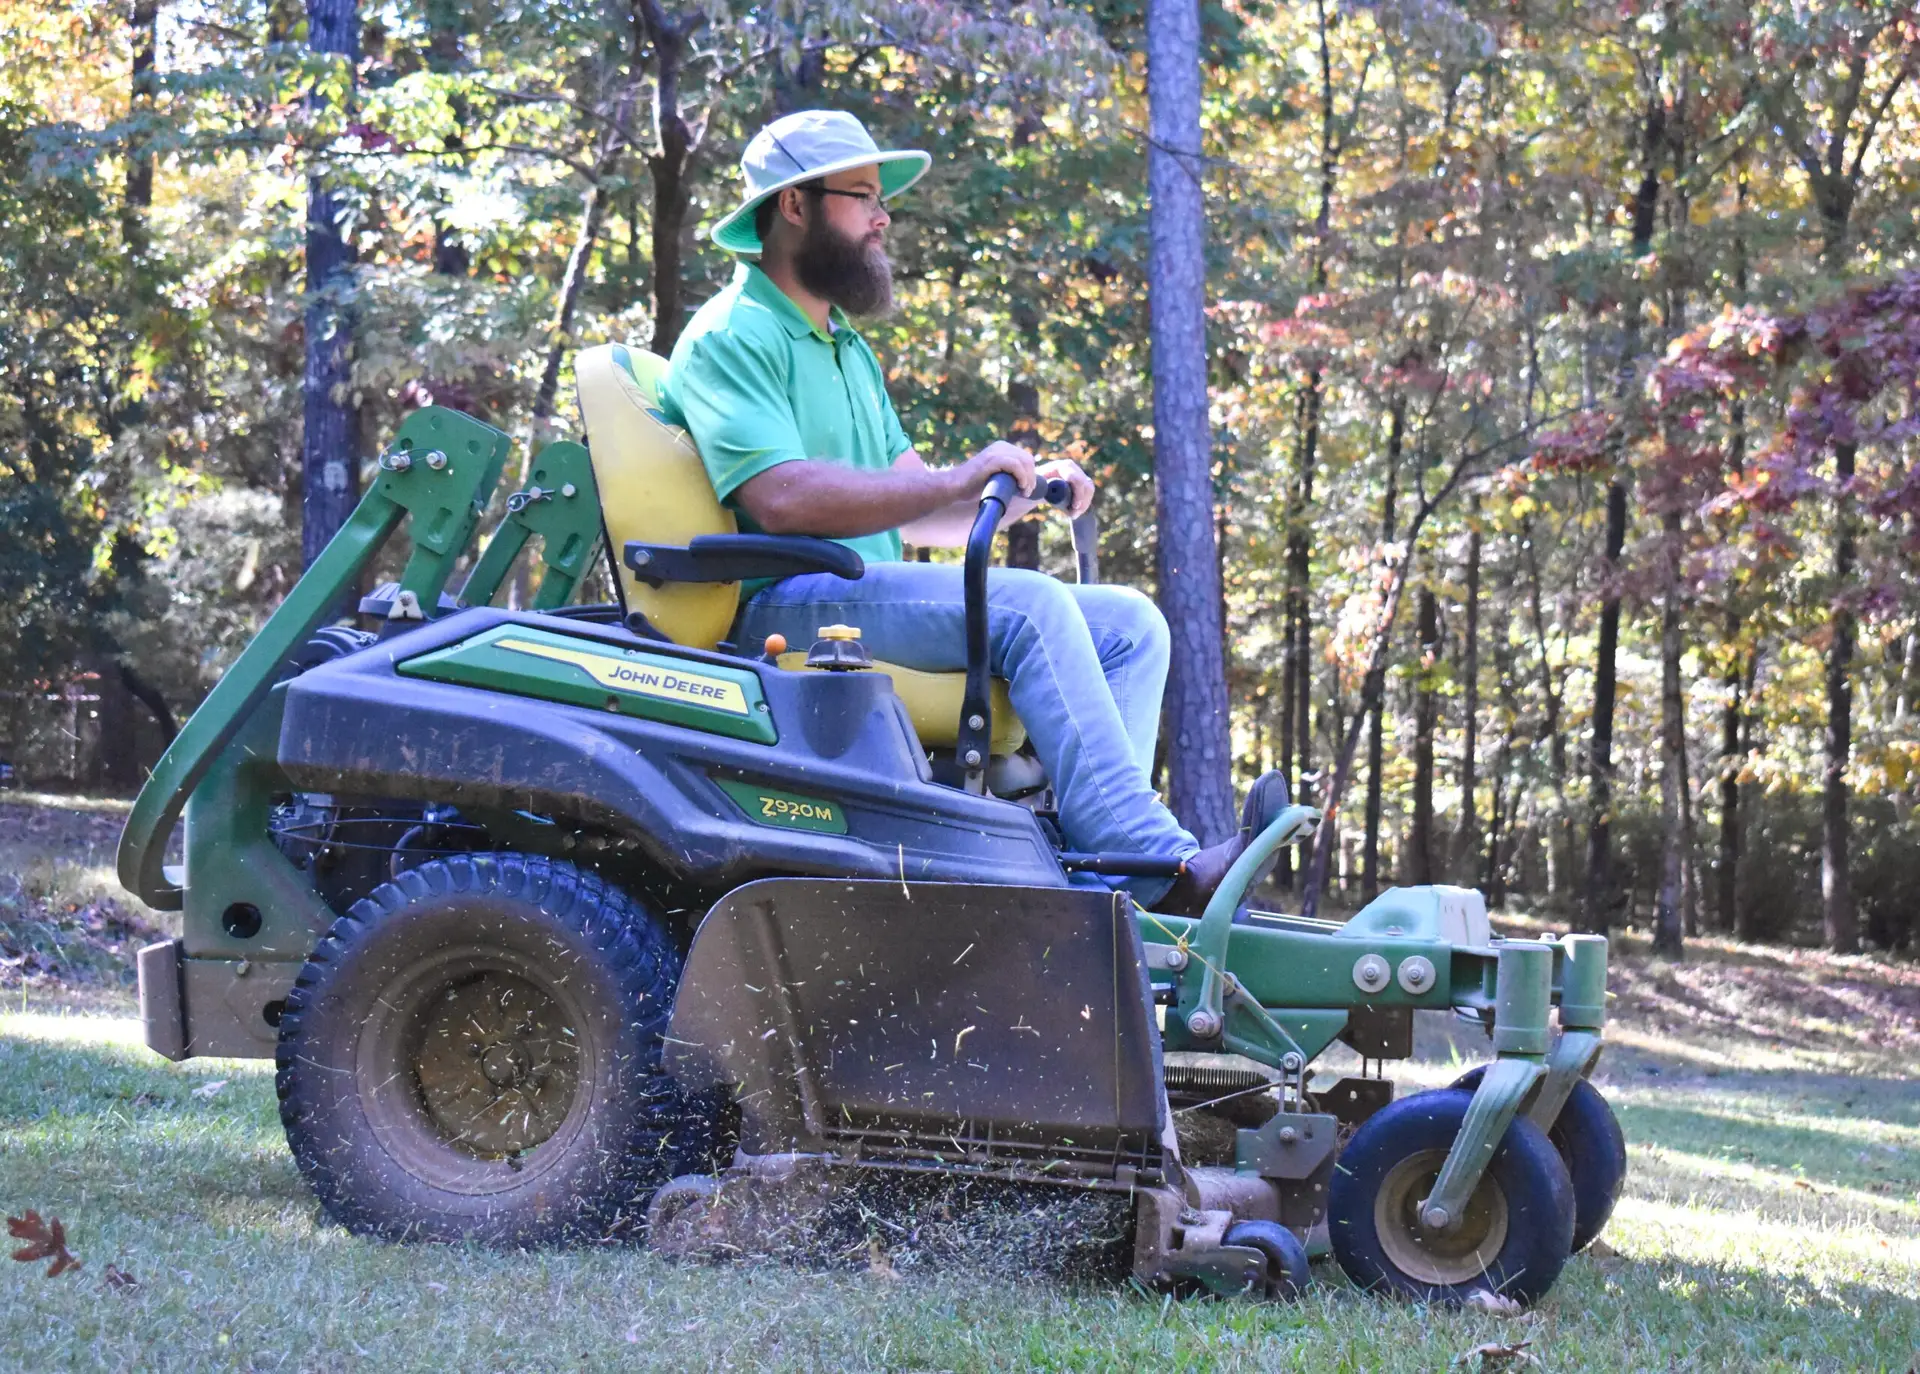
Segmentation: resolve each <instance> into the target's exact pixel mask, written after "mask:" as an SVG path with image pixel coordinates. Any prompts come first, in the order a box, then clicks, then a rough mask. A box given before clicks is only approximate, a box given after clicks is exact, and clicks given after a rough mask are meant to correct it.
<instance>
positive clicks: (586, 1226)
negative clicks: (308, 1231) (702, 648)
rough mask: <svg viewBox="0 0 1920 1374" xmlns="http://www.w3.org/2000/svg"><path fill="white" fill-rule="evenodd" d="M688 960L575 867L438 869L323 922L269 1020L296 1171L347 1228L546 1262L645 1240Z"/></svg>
mask: <svg viewBox="0 0 1920 1374" xmlns="http://www.w3.org/2000/svg"><path fill="white" fill-rule="evenodd" d="M679 976H680V956H679V954H678V952H677V951H676V949H675V946H674V944H673V942H672V941H671V940H670V938H669V936H668V932H667V930H666V929H665V927H664V926H663V925H662V924H661V923H660V922H659V921H658V920H657V919H656V918H655V917H653V916H652V915H650V914H649V913H648V912H647V911H646V910H645V909H643V908H642V907H641V906H640V905H639V904H638V903H636V902H635V901H633V899H631V898H630V897H628V896H627V895H626V894H625V893H623V892H621V891H619V890H618V889H617V888H613V887H609V886H608V885H607V884H606V883H604V882H602V881H601V880H600V879H599V878H596V877H594V876H592V875H591V874H587V873H583V872H581V871H580V870H579V869H577V868H574V867H573V866H572V865H571V864H566V863H560V862H555V861H552V860H548V859H542V858H533V857H527V856H522V855H514V854H504V855H495V854H475V855H463V856H456V857H452V858H447V859H436V860H433V861H431V862H428V863H424V864H421V865H420V866H419V867H418V868H415V869H411V870H409V871H407V872H404V873H402V874H400V875H399V877H398V878H397V879H395V881H393V882H391V883H385V884H382V885H381V886H380V887H378V888H376V889H374V891H373V892H372V893H371V894H370V895H369V896H368V897H367V898H366V899H365V900H363V901H360V902H357V903H355V904H354V906H353V909H352V910H351V911H350V912H349V913H348V914H347V915H345V916H343V917H341V918H340V919H339V920H337V921H335V922H334V924H333V926H332V928H331V929H330V930H328V932H327V934H326V936H325V937H324V938H323V939H322V940H321V941H320V943H319V945H318V946H317V947H316V948H315V949H314V951H313V954H312V955H311V956H310V957H309V958H308V960H307V964H306V967H305V968H304V969H303V970H302V971H301V973H300V977H299V979H298V981H297V982H296V983H295V984H294V987H293V990H292V992H291V993H289V994H288V997H287V1007H286V1011H285V1013H284V1015H283V1016H282V1017H281V1021H280V1042H279V1050H278V1055H277V1068H278V1072H277V1074H276V1076H275V1085H276V1087H277V1089H278V1092H279V1097H280V1120H281V1124H282V1125H283V1126H284V1127H285V1128H286V1133H287V1143H288V1145H289V1146H290V1147H291V1148H292V1150H293V1157H294V1160H295V1162H296V1163H297V1164H298V1165H299V1168H300V1172H301V1173H302V1174H303V1175H304V1176H305V1177H306V1179H307V1182H308V1183H309V1184H310V1185H311V1186H312V1188H313V1190H314V1193H315V1194H316V1195H317V1196H318V1197H319V1199H320V1203H321V1205H322V1207H324V1208H325V1209H326V1211H327V1213H328V1214H329V1215H330V1216H332V1217H333V1218H334V1219H336V1220H337V1221H339V1222H340V1223H341V1224H343V1225H344V1226H346V1227H347V1228H348V1229H349V1230H352V1231H355V1232H358V1233H361V1234H366V1235H375V1236H382V1237H386V1238H389V1239H394V1240H437V1241H456V1240H474V1241H481V1242H485V1243H490V1244H501V1245H537V1244H546V1243H553V1242H565V1241H574V1240H583V1239H600V1238H603V1237H606V1236H609V1235H615V1234H623V1233H627V1232H632V1233H635V1234H637V1233H638V1232H639V1231H640V1229H641V1227H642V1224H643V1222H644V1219H645V1215H646V1205H647V1200H648V1197H649V1196H650V1195H651V1193H652V1191H653V1189H654V1188H656V1187H657V1186H659V1184H660V1183H661V1182H663V1181H664V1180H665V1179H667V1178H668V1177H670V1176H671V1175H672V1173H674V1172H675V1169H674V1167H673V1165H674V1159H673V1153H674V1142H673V1135H674V1131H675V1129H676V1127H678V1126H679V1125H680V1124H681V1116H680V1110H679V1104H678V1099H677V1097H676V1095H675V1094H674V1092H673V1088H672V1083H671V1080H669V1079H668V1078H667V1077H666V1076H665V1075H664V1073H663V1072H662V1071H661V1065H660V1047H661V1035H662V1033H663V1032H664V1031H665V1029H666V1023H667V1016H668V1013H669V1012H670V1011H671V1009H672V1006H673V993H674V988H675V986H676V985H677V983H678V981H679Z"/></svg>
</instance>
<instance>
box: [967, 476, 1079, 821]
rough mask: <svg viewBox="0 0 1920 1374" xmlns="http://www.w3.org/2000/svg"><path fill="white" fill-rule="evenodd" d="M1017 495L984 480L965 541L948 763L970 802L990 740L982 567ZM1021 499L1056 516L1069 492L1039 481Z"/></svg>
mask: <svg viewBox="0 0 1920 1374" xmlns="http://www.w3.org/2000/svg"><path fill="white" fill-rule="evenodd" d="M1019 493H1020V488H1019V486H1018V485H1017V484H1016V483H1015V482H1014V480H1013V477H1012V475H1011V474H1009V473H1005V472H996V473H995V474H994V475H993V476H991V477H989V478H988V479H987V485H986V489H985V490H984V491H982V492H981V493H980V513H979V514H978V515H976V516H975V517H974V520H973V531H972V533H970V534H969V535H968V536H967V563H966V570H965V575H964V578H963V583H964V586H965V588H966V598H967V690H966V695H965V696H964V697H963V698H962V699H961V702H960V734H959V740H958V743H957V744H956V746H955V748H954V757H955V760H956V761H957V762H958V763H959V765H960V771H961V774H962V776H963V777H964V778H965V780H966V788H967V790H968V791H969V792H972V793H974V794H975V795H976V796H977V795H981V794H984V793H985V792H986V790H987V788H986V776H987V772H986V770H987V756H988V744H989V741H990V740H991V739H992V737H993V699H992V697H990V696H989V695H988V693H989V691H990V689H991V685H992V679H991V675H990V673H989V668H990V665H989V662H988V656H987V567H988V565H989V564H991V563H992V561H993V536H994V534H995V532H997V531H998V530H999V528H1000V520H1001V517H1002V516H1004V515H1005V514H1006V513H1007V507H1008V506H1009V505H1011V504H1012V502H1013V498H1014V496H1015V495H1017V494H1019ZM1026 495H1027V496H1028V498H1029V499H1031V500H1037V501H1043V502H1045V503H1046V504H1047V505H1050V506H1056V507H1058V508H1059V509H1061V510H1071V509H1072V508H1073V487H1072V485H1071V484H1070V483H1069V482H1068V481H1067V479H1066V478H1064V477H1049V478H1045V479H1043V480H1042V481H1041V482H1039V483H1038V484H1037V485H1036V486H1035V488H1034V490H1033V491H1031V492H1029V493H1026Z"/></svg>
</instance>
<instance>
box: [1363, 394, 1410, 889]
mask: <svg viewBox="0 0 1920 1374" xmlns="http://www.w3.org/2000/svg"><path fill="white" fill-rule="evenodd" d="M1406 423H1407V401H1406V397H1405V396H1403V395H1400V394H1396V395H1395V396H1394V398H1393V405H1392V408H1391V409H1390V410H1389V411H1388V414H1387V490H1386V494H1385V496H1383V497H1382V498H1381V502H1380V542H1381V543H1382V544H1391V543H1392V542H1393V521H1394V510H1393V507H1394V500H1395V496H1396V494H1397V490H1398V486H1399V481H1400V450H1401V445H1402V444H1403V443H1404V442H1405V437H1406ZM1386 677H1387V671H1386V665H1385V664H1384V663H1383V664H1382V665H1381V667H1380V671H1379V672H1377V673H1369V674H1367V680H1366V689H1365V690H1366V700H1365V701H1364V702H1363V703H1362V706H1361V709H1362V710H1364V711H1365V712H1366V715H1367V822H1366V827H1367V829H1366V848H1365V874H1364V877H1363V890H1364V892H1365V894H1366V899H1367V900H1368V901H1372V900H1373V899H1374V898H1375V897H1377V896H1378V895H1379V894H1380V812H1381V807H1382V789H1383V785H1384V782H1385V771H1386V725H1385V720H1384V717H1385V712H1386V695H1387V693H1386Z"/></svg>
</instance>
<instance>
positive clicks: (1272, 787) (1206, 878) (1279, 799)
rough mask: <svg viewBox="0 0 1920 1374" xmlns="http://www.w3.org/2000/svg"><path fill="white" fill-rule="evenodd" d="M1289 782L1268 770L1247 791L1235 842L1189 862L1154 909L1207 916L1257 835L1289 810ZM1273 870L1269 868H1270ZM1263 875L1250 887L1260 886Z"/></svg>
mask: <svg viewBox="0 0 1920 1374" xmlns="http://www.w3.org/2000/svg"><path fill="white" fill-rule="evenodd" d="M1288 804H1289V798H1288V796H1287V780H1286V777H1285V775H1283V774H1282V773H1281V772H1280V771H1279V770H1278V769H1269V770H1268V771H1267V772H1265V773H1262V774H1261V775H1260V776H1259V777H1258V778H1256V779H1254V783H1253V786H1252V787H1250V788H1248V789H1247V800H1246V804H1245V805H1243V806H1242V807H1241V808H1240V831H1239V833H1238V834H1236V835H1235V836H1234V837H1233V838H1232V839H1230V840H1227V841H1224V842H1223V843H1221V844H1216V845H1214V846H1213V847H1211V848H1209V849H1203V850H1201V851H1200V852H1199V853H1198V854H1195V855H1194V856H1193V857H1192V858H1190V859H1188V860H1187V866H1186V867H1185V868H1184V869H1182V870H1181V873H1180V876H1179V877H1178V878H1175V879H1174V880H1173V886H1172V887H1170V888H1168V889H1167V895H1166V896H1164V897H1162V898H1161V899H1160V900H1159V901H1158V902H1156V903H1154V909H1155V910H1157V911H1164V912H1166V913H1167V915H1169V916H1199V915H1202V914H1204V913H1205V911H1206V909H1207V903H1208V902H1209V901H1211V900H1212V899H1213V894H1214V890H1215V889H1216V888H1218V887H1219V886H1220V882H1221V880H1222V879H1223V878H1225V877H1226V876H1227V870H1228V869H1230V868H1232V867H1233V861H1234V860H1235V859H1237V858H1239V857H1240V855H1241V853H1242V852H1243V851H1244V850H1245V849H1246V847H1247V845H1248V843H1249V842H1250V841H1251V840H1252V839H1253V837H1254V836H1255V835H1258V834H1259V833H1260V832H1261V831H1262V830H1265V829H1266V828H1267V827H1268V826H1269V825H1271V824H1273V822H1274V821H1275V820H1276V819H1278V817H1279V815H1280V813H1281V812H1282V811H1284V810H1286V809H1287V806H1288ZM1269 867H1270V865H1269ZM1264 876H1265V874H1264V872H1263V873H1262V874H1261V875H1260V876H1257V877H1255V878H1254V880H1253V882H1251V883H1249V884H1248V887H1249V888H1250V889H1251V888H1254V887H1258V886H1259V885H1260V878H1261V877H1264Z"/></svg>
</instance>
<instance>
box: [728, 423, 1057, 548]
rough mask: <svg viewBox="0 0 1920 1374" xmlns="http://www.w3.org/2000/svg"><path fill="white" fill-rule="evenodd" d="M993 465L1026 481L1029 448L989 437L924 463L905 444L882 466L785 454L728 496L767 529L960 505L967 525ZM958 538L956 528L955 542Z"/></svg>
mask: <svg viewBox="0 0 1920 1374" xmlns="http://www.w3.org/2000/svg"><path fill="white" fill-rule="evenodd" d="M996 472H1004V473H1008V474H1010V475H1011V476H1012V477H1013V479H1014V480H1015V481H1016V482H1018V483H1019V484H1020V487H1021V489H1022V490H1027V489H1030V488H1031V487H1032V486H1033V483H1034V465H1033V455H1032V454H1030V453H1028V452H1027V451H1026V450H1025V449H1022V448H1017V447H1015V446H1014V445H1012V444H1009V443H993V444H989V445H987V446H986V447H985V448H983V449H981V450H980V452H978V453H976V454H974V455H973V457H971V458H969V459H968V460H967V461H966V462H964V463H961V464H959V465H958V466H956V467H950V468H930V467H928V466H927V465H926V464H925V463H923V462H921V461H920V456H919V455H918V454H917V453H915V452H914V451H913V450H912V449H908V450H907V451H906V452H905V453H902V454H901V455H900V457H899V458H898V459H896V460H895V462H894V465H893V466H892V467H891V468H889V469H887V470H886V471H884V472H864V471H861V470H859V469H857V468H850V467H846V466H844V465H843V464H840V463H834V462H829V461H825V460H822V459H805V460H799V461H791V462H785V463H781V464H780V465H779V466H778V467H772V468H768V469H767V470H766V471H765V472H761V473H758V474H756V475H754V476H752V477H749V478H748V479H747V480H746V481H744V482H742V483H741V484H740V485H739V486H738V487H736V488H735V489H734V493H733V499H734V501H735V502H736V503H737V504H738V505H739V507H740V508H741V509H742V510H744V511H745V512H746V513H747V514H748V515H750V516H752V517H753V522H754V523H755V524H756V525H758V526H759V527H760V528H761V529H763V530H765V531H766V532H767V533H768V534H810V535H814V536H816V537H818V538H822V539H854V538H857V537H859V536H860V535H863V534H878V533H880V532H881V531H882V530H891V529H899V528H901V527H902V526H916V525H917V524H918V522H920V521H922V520H924V519H926V518H927V517H929V516H933V515H935V514H936V513H937V512H938V513H946V512H950V511H964V512H966V515H965V518H966V520H967V522H968V524H969V525H970V524H971V523H972V518H973V517H972V514H971V512H972V510H973V509H974V507H975V506H976V505H977V503H978V502H979V499H980V490H981V488H982V487H984V486H985V485H986V483H987V479H988V478H989V477H991V476H993V475H994V474H995V473H996ZM1028 509H1031V507H1030V506H1029V507H1028ZM908 537H911V536H908ZM965 538H966V535H965V532H964V531H962V533H961V535H960V541H956V542H961V541H964V540H965ZM915 542H916V543H918V542H920V541H919V540H915Z"/></svg>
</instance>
